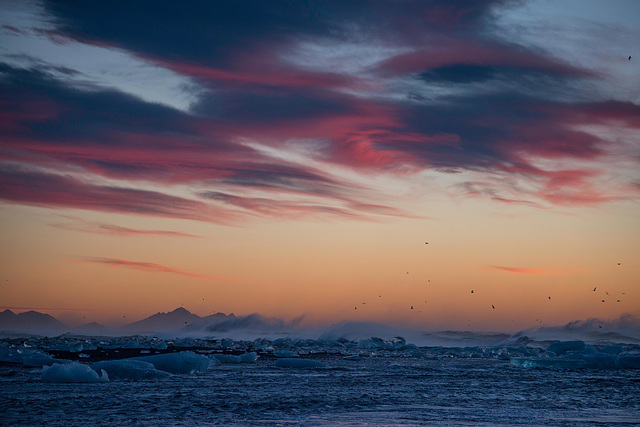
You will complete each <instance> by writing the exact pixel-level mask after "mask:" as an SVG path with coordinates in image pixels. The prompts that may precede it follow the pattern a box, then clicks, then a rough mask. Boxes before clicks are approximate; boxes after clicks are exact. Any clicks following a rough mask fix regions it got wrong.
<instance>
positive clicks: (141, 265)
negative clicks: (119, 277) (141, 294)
mask: <svg viewBox="0 0 640 427" xmlns="http://www.w3.org/2000/svg"><path fill="white" fill-rule="evenodd" d="M76 262H85V263H94V264H102V265H107V266H110V267H126V268H132V269H135V270H139V271H144V272H147V273H169V274H177V275H180V276H186V277H191V278H194V279H206V280H222V279H220V278H218V277H215V276H210V275H206V274H198V273H191V272H188V271H184V270H180V269H177V268H173V267H169V266H166V265H162V264H156V263H152V262H138V261H128V260H124V259H117V258H83V259H82V260H77V261H76Z"/></svg>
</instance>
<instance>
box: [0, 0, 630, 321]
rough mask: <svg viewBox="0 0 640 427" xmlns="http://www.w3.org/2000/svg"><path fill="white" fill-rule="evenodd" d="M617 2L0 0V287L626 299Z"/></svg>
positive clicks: (401, 303) (284, 303)
mask: <svg viewBox="0 0 640 427" xmlns="http://www.w3.org/2000/svg"><path fill="white" fill-rule="evenodd" d="M638 17H640V3H638V2H637V1H633V0H628V1H623V0H606V1H605V0H599V1H598V0H580V1H578V0H566V1H561V2H558V1H551V0H532V1H507V0H475V1H457V0H454V1H449V0H447V1H444V0H422V1H415V0H401V1H359V0H357V1H351V2H342V1H304V2H303V1H282V2H264V1H244V0H242V1H228V2H227V1H222V2H208V1H195V2H186V3H185V2H160V3H158V2H151V1H139V2H130V1H120V0H114V1H110V2H106V3H96V2H73V3H70V2H63V1H30V0H19V1H18V0H3V1H2V2H0V304H2V307H1V308H2V309H5V308H9V309H11V310H13V311H15V312H20V311H25V310H31V309H33V310H37V311H41V312H46V313H49V314H53V315H54V316H56V317H57V318H59V319H61V320H66V321H71V322H88V321H99V322H101V323H108V324H122V323H127V322H129V321H135V320H139V319H141V318H143V317H146V316H148V315H151V314H154V313H156V312H159V311H170V310H173V309H174V308H176V307H180V306H182V307H185V308H187V309H188V310H190V311H192V312H194V313H196V314H198V315H201V316H205V315H209V314H212V313H214V312H224V313H231V312H233V313H235V314H236V315H247V314H250V313H261V314H262V315H264V316H268V317H278V318H282V319H285V320H291V319H294V318H298V317H300V316H303V319H304V321H305V322H308V323H309V324H331V323H336V322H340V321H376V322H381V323H388V324H396V325H407V326H412V327H418V328H424V329H425V330H427V329H428V330H441V329H471V330H503V331H506V330H519V329H523V328H528V327H534V326H540V325H544V326H549V325H558V324H563V323H566V322H569V321H573V320H578V319H588V318H593V317H598V318H602V319H615V318H617V317H619V316H621V315H623V314H635V315H638V314H640V286H639V285H640V262H638V261H639V260H640V221H639V219H640V132H639V131H640V51H638V46H639V45H640V20H638V19H637V18H638Z"/></svg>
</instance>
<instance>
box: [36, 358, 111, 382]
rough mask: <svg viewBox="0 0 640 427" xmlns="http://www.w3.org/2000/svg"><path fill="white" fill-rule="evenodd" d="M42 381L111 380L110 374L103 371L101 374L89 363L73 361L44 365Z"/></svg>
mask: <svg viewBox="0 0 640 427" xmlns="http://www.w3.org/2000/svg"><path fill="white" fill-rule="evenodd" d="M41 379H42V381H44V382H46V383H96V382H106V381H109V375H108V374H107V373H106V372H105V371H101V372H100V375H98V373H97V372H96V371H94V370H93V369H91V368H90V367H89V366H88V365H83V364H82V363H78V362H73V363H67V364H64V365H60V364H58V363H54V364H53V365H52V366H43V367H42V375H41Z"/></svg>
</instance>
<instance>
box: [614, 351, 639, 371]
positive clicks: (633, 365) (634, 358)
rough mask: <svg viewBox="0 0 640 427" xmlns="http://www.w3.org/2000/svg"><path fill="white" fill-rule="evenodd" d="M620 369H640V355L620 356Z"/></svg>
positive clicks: (627, 354) (628, 354) (622, 354)
mask: <svg viewBox="0 0 640 427" xmlns="http://www.w3.org/2000/svg"><path fill="white" fill-rule="evenodd" d="M618 367H620V368H626V369H640V353H621V354H619V355H618Z"/></svg>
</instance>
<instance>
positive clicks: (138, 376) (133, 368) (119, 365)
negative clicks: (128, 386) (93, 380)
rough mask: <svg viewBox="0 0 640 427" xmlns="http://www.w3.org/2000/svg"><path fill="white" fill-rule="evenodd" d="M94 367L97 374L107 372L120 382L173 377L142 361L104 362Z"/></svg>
mask: <svg viewBox="0 0 640 427" xmlns="http://www.w3.org/2000/svg"><path fill="white" fill-rule="evenodd" d="M92 367H93V369H94V370H95V371H96V372H100V371H105V372H106V373H107V374H108V375H109V378H111V379H119V380H149V379H156V378H166V377H168V376H169V375H171V374H169V373H168V372H165V371H160V370H158V369H156V367H155V366H153V365H152V364H151V363H149V362H143V361H142V360H132V359H122V360H103V361H101V362H96V363H94V364H93V365H92Z"/></svg>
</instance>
